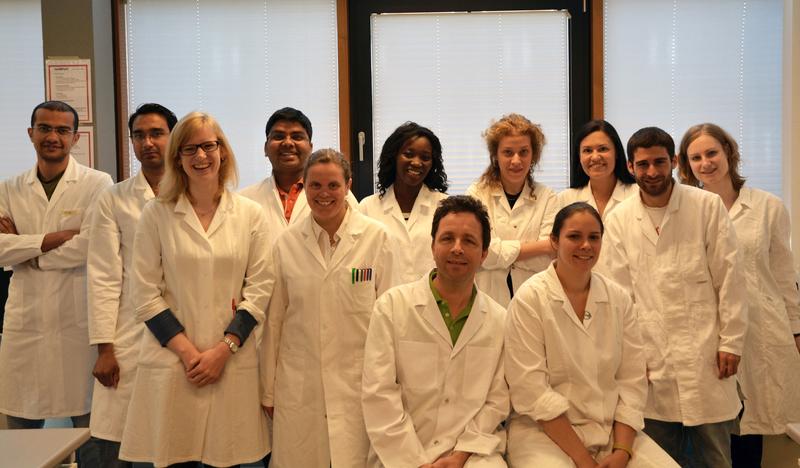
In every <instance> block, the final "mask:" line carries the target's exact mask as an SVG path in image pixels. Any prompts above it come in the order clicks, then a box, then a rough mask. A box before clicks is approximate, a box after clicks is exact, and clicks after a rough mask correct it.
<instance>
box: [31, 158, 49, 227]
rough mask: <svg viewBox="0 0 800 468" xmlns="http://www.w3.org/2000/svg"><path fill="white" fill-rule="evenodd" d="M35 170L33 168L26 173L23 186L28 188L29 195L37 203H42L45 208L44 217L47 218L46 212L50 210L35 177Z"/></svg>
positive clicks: (42, 188)
mask: <svg viewBox="0 0 800 468" xmlns="http://www.w3.org/2000/svg"><path fill="white" fill-rule="evenodd" d="M36 174H37V168H36V166H33V169H31V170H30V171H29V172H28V175H27V176H26V177H25V184H26V185H27V186H28V187H29V188H30V191H31V194H33V196H35V197H37V198H39V201H40V202H41V203H42V206H45V207H46V208H45V216H47V210H49V209H50V207H49V205H48V201H47V194H46V193H44V187H42V184H41V182H39V178H38V177H37V175H36Z"/></svg>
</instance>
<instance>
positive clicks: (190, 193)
mask: <svg viewBox="0 0 800 468" xmlns="http://www.w3.org/2000/svg"><path fill="white" fill-rule="evenodd" d="M236 180H237V174H236V159H235V157H234V154H233V151H232V149H231V146H230V144H229V143H228V140H227V138H226V137H225V134H224V133H223V132H222V129H221V128H220V126H219V124H218V123H217V121H216V120H215V119H214V118H213V117H212V116H210V115H208V114H204V113H201V112H192V113H190V114H188V115H186V116H185V117H183V118H182V119H181V120H180V121H179V122H178V124H177V125H176V126H175V128H174V130H173V131H172V134H171V136H170V140H169V144H168V146H167V154H166V172H165V175H164V179H163V181H162V185H161V189H160V191H159V196H158V198H157V199H155V200H153V201H151V202H150V203H149V204H148V205H146V206H145V208H144V210H143V212H142V216H141V219H140V221H139V224H138V226H137V229H136V237H135V241H134V251H135V252H136V256H135V259H134V265H133V295H134V297H135V300H134V302H135V306H136V315H137V317H138V318H139V320H141V321H143V322H144V323H145V325H146V326H147V328H148V329H149V332H148V333H145V334H144V335H142V343H141V353H140V357H139V366H138V370H137V375H136V382H135V384H134V390H133V396H132V397H131V403H130V408H129V411H128V419H127V421H126V424H125V430H124V433H123V438H122V448H121V450H120V458H122V459H125V460H130V461H140V462H151V463H153V464H155V465H156V466H173V465H174V466H195V464H196V463H198V462H201V463H203V464H204V465H210V466H218V467H223V466H231V465H238V464H241V463H247V462H254V461H258V460H261V459H262V458H263V457H264V455H266V453H267V452H268V451H269V442H268V440H269V437H268V432H267V431H268V429H267V423H266V418H265V415H264V414H263V413H262V411H261V410H260V405H259V400H260V394H259V381H258V354H257V352H256V341H257V340H256V339H255V338H254V337H253V338H250V336H251V335H252V332H253V329H254V328H255V327H256V325H257V324H258V323H260V322H262V321H263V320H264V316H265V315H264V314H265V309H266V306H267V303H268V302H269V297H270V294H271V292H272V287H273V284H274V281H273V279H272V276H271V274H270V272H269V265H270V263H271V259H270V251H269V242H268V237H269V235H268V231H267V226H266V223H265V216H264V213H263V210H262V209H261V207H260V206H259V205H258V204H256V203H255V202H253V201H250V200H248V199H245V198H243V197H241V196H239V195H237V194H235V193H233V192H231V189H232V188H233V186H234V185H235V183H236ZM248 338H250V339H248Z"/></svg>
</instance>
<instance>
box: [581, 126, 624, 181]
mask: <svg viewBox="0 0 800 468" xmlns="http://www.w3.org/2000/svg"><path fill="white" fill-rule="evenodd" d="M616 156H617V154H616V151H615V150H614V143H613V142H612V141H611V138H609V137H608V135H606V133H605V132H602V131H599V130H598V131H596V132H592V133H590V134H588V135H586V138H584V139H583V140H581V144H580V158H581V167H582V168H583V171H584V172H585V173H586V175H587V176H589V180H602V179H606V178H608V177H613V176H614V168H615V166H616V164H615V161H616Z"/></svg>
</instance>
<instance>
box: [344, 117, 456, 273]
mask: <svg viewBox="0 0 800 468" xmlns="http://www.w3.org/2000/svg"><path fill="white" fill-rule="evenodd" d="M377 187H378V193H376V194H373V195H370V196H368V197H367V198H365V199H363V200H362V201H361V204H360V209H361V212H362V213H364V214H365V215H367V216H369V217H370V218H373V219H376V220H378V221H380V222H382V223H383V224H384V225H385V226H386V228H387V230H388V231H389V233H390V235H391V236H392V238H393V240H394V242H395V245H396V246H397V249H396V250H395V251H396V252H398V253H400V254H399V255H398V257H397V258H395V279H396V281H398V284H403V283H410V282H412V281H415V280H417V279H419V278H420V277H421V276H422V275H425V274H427V272H428V271H430V269H431V268H433V266H434V265H433V257H432V256H431V249H430V239H431V222H432V221H433V212H434V211H436V206H437V205H438V204H439V201H440V200H442V199H444V198H447V195H446V194H445V192H446V191H447V174H445V172H444V163H443V161H442V145H441V143H440V142H439V138H437V137H436V135H435V134H434V133H433V132H432V131H431V130H430V129H428V128H426V127H423V126H420V125H418V124H416V123H414V122H406V123H404V124H403V125H401V126H399V127H397V129H395V131H394V132H392V134H391V135H389V138H387V139H386V142H385V143H384V144H383V148H382V149H381V155H380V158H379V160H378V184H377Z"/></svg>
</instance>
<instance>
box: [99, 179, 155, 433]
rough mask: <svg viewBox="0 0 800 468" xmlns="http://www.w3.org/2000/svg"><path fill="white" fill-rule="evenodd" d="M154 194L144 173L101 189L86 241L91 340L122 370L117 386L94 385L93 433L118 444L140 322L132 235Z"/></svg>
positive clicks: (134, 371) (129, 388) (129, 393)
mask: <svg viewBox="0 0 800 468" xmlns="http://www.w3.org/2000/svg"><path fill="white" fill-rule="evenodd" d="M153 197H154V194H153V190H152V189H151V188H150V184H148V183H147V179H145V177H144V173H142V172H139V174H138V175H136V176H135V177H131V178H130V179H128V180H126V181H124V182H120V183H118V184H116V185H114V186H113V187H111V188H109V189H108V190H105V191H104V192H103V193H102V194H101V195H100V197H99V198H98V200H97V203H96V205H95V209H94V218H93V220H92V234H91V238H90V239H89V257H88V260H87V263H86V271H87V275H88V276H87V277H88V285H89V289H88V291H89V343H91V344H93V345H94V344H98V343H113V345H114V356H115V357H116V359H117V363H118V365H119V368H120V374H119V375H120V379H119V383H118V385H117V388H113V387H105V386H104V385H103V384H101V383H100V382H98V381H95V383H94V392H93V396H92V420H91V424H90V428H91V432H92V436H94V437H97V438H100V439H104V440H112V441H116V442H119V441H121V440H122V428H123V427H124V425H125V415H126V414H127V412H128V402H129V401H130V398H131V393H132V392H133V381H134V378H135V377H136V361H137V359H138V352H139V341H140V339H141V337H142V331H143V330H144V328H145V327H144V325H143V324H142V323H140V322H139V321H137V320H136V315H135V313H134V306H133V296H132V294H131V293H132V292H133V291H132V290H131V268H132V266H133V237H134V234H135V233H136V223H137V222H138V221H139V216H140V215H141V214H142V208H144V205H145V203H147V202H148V201H149V200H151V199H152V198H153Z"/></svg>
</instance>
